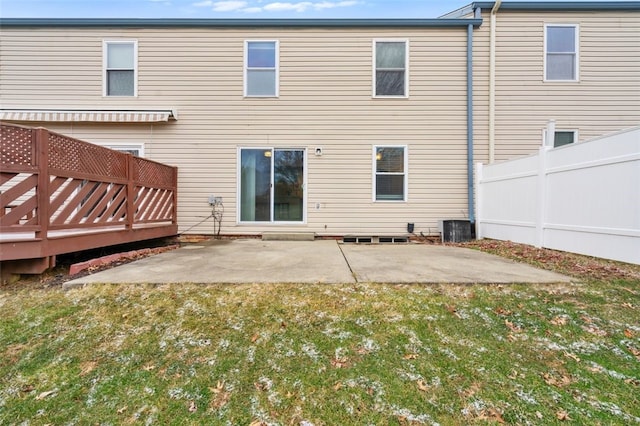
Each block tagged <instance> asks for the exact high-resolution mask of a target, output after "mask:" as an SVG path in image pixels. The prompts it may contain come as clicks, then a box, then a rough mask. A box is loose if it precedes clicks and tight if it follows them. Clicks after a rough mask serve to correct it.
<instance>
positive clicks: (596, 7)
mask: <svg viewBox="0 0 640 426" xmlns="http://www.w3.org/2000/svg"><path fill="white" fill-rule="evenodd" d="M494 4H495V1H479V2H473V3H471V4H470V5H469V6H471V7H472V8H476V7H479V8H482V9H490V8H492V7H493V5H494ZM467 7H468V6H467ZM500 10H540V11H544V10H548V11H568V12H570V11H606V10H620V11H623V10H638V11H640V1H518V2H514V1H510V2H509V1H508V2H502V4H501V5H500Z"/></svg>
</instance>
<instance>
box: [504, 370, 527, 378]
mask: <svg viewBox="0 0 640 426" xmlns="http://www.w3.org/2000/svg"><path fill="white" fill-rule="evenodd" d="M507 377H508V378H509V379H511V380H516V379H518V378H520V379H524V377H525V375H524V374H522V373H518V371H517V370H511V373H510V374H509V375H508V376H507Z"/></svg>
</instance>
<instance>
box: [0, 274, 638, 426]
mask: <svg viewBox="0 0 640 426" xmlns="http://www.w3.org/2000/svg"><path fill="white" fill-rule="evenodd" d="M556 269H557V268H556ZM0 289H1V288H0ZM0 313H1V315H2V320H1V322H0V424H3V425H4V424H9V425H12V424H25V425H27V424H28V425H45V424H51V425H63V424H101V425H107V424H158V425H164V424H180V425H183V424H185V425H188V424H194V425H196V424H229V425H254V426H255V425H263V424H264V425H270V424H280V425H305V426H309V425H368V424H372V425H380V424H392V425H393V424H397V425H410V424H436V423H437V424H442V425H447V424H468V423H480V424H482V423H488V424H490V423H507V424H553V423H567V422H569V423H574V424H637V423H640V280H639V279H635V278H627V279H614V278H612V279H606V278H605V279H597V280H596V279H592V278H587V279H583V280H578V279H576V282H575V283H574V284H570V285H567V284H562V285H543V286H541V285H538V286H532V285H502V286H486V285H471V286H457V285H438V286H423V285H397V286H396V285H369V284H361V285H234V286H200V285H164V286H158V287H152V286H121V285H118V286H116V285H100V286H91V287H88V288H85V289H76V290H70V291H63V290H61V289H59V288H53V289H51V288H49V289H34V288H29V289H17V290H16V289H11V290H7V289H4V290H0Z"/></svg>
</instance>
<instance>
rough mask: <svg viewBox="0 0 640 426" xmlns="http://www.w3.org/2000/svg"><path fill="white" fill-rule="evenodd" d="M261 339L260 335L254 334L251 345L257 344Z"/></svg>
mask: <svg viewBox="0 0 640 426" xmlns="http://www.w3.org/2000/svg"><path fill="white" fill-rule="evenodd" d="M259 338H260V335H259V334H258V333H256V334H254V335H253V336H251V343H255V342H256V340H258V339H259Z"/></svg>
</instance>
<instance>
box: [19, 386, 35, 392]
mask: <svg viewBox="0 0 640 426" xmlns="http://www.w3.org/2000/svg"><path fill="white" fill-rule="evenodd" d="M34 390H35V386H33V385H24V386H23V387H22V388H21V389H20V392H25V393H29V392H33V391H34Z"/></svg>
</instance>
